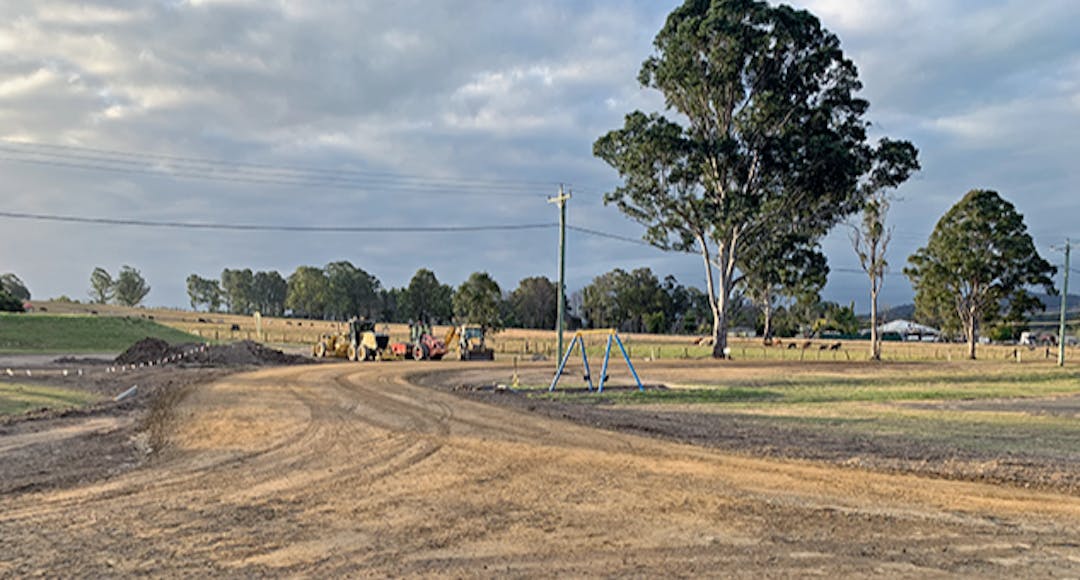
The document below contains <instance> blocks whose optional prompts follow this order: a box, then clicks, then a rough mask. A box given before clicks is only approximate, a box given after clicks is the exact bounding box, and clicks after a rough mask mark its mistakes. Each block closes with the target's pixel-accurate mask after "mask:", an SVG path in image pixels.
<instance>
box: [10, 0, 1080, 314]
mask: <svg viewBox="0 0 1080 580" xmlns="http://www.w3.org/2000/svg"><path fill="white" fill-rule="evenodd" d="M676 2H677V0H669V1H667V2H665V3H664V4H663V5H658V4H656V3H653V2H624V1H622V0H598V1H597V2H593V3H575V2H570V1H568V0H540V1H537V2H528V3H520V2H505V3H492V2H488V1H485V0H460V1H456V2H431V1H428V0H401V1H400V2H394V3H387V2H370V3H368V2H336V1H329V2H320V1H316V0H303V1H301V0H278V1H276V2H258V1H235V0H234V1H221V0H219V1H209V0H198V1H196V0H192V1H188V2H181V1H168V2H145V1H143V0H110V1H106V0H99V1H87V2H80V3H72V2H61V1H57V0H21V1H20V0H9V1H6V2H3V3H0V137H3V138H8V139H12V138H18V139H24V140H32V141H40V142H46V143H67V144H75V145H81V146H86V147H96V148H104V149H118V150H123V151H134V152H146V153H161V154H171V155H180V156H194V157H210V158H215V159H221V160H226V161H230V160H231V161H253V162H259V163H268V164H289V165H298V164H299V165H315V166H320V167H335V168H351V169H363V170H366V171H381V172H387V171H392V172H400V173H404V174H408V175H415V176H422V177H428V178H439V179H443V178H446V179H450V178H455V179H463V178H472V179H521V180H530V181H534V180H535V181H544V182H548V181H551V182H557V181H567V182H574V183H575V184H577V185H578V186H579V187H580V189H579V191H582V192H583V193H582V195H581V196H579V197H578V198H577V199H575V202H574V205H573V207H574V208H575V209H573V210H572V212H571V213H572V216H574V215H576V216H578V217H577V218H573V219H582V220H587V222H588V223H589V224H590V225H591V226H594V227H597V228H599V229H612V230H615V231H617V232H618V233H621V234H624V235H629V236H632V237H636V236H637V235H638V234H639V233H640V228H638V226H636V225H634V224H630V223H628V222H627V221H626V220H625V218H623V217H622V216H620V215H619V214H618V212H617V210H615V209H613V208H610V207H609V208H602V207H600V206H599V204H598V202H597V201H596V199H595V195H596V194H597V193H598V192H599V191H602V190H603V189H604V188H605V187H606V185H609V184H610V183H611V182H612V181H613V179H614V175H613V174H612V172H611V171H610V170H609V169H608V168H607V167H606V166H604V165H603V164H602V163H600V162H598V161H596V160H595V159H594V158H593V157H592V155H591V146H592V142H593V141H594V140H595V139H596V138H597V137H599V135H601V134H603V133H604V132H605V131H608V130H610V129H613V128H615V127H617V126H619V125H620V124H621V122H622V119H623V116H624V115H625V114H626V113H628V112H629V111H631V110H633V109H637V108H640V109H642V110H646V111H654V110H662V109H663V101H662V98H661V97H660V96H659V95H658V94H657V93H655V92H653V91H649V90H642V89H641V88H640V87H639V86H638V84H637V81H636V76H637V71H638V68H639V67H640V64H641V61H642V60H643V59H644V58H645V57H646V56H647V55H649V54H650V53H651V51H652V45H651V41H652V39H653V37H654V35H655V34H656V32H657V30H658V29H659V27H660V26H661V25H662V23H663V21H664V18H665V17H666V14H667V12H668V11H670V9H671V8H672V7H673V6H674V5H675V4H676ZM799 4H800V5H802V6H806V7H809V8H811V9H812V10H813V11H814V12H816V13H817V14H818V15H819V16H820V17H821V18H822V20H823V22H824V24H825V25H826V26H827V27H828V28H830V29H832V30H833V31H835V32H836V33H837V34H839V36H840V37H841V40H842V41H843V43H844V48H845V52H846V53H847V54H849V55H850V56H852V57H853V58H854V59H855V60H856V62H857V64H858V65H859V67H860V70H861V72H862V78H863V80H864V81H865V84H866V95H867V96H868V97H869V98H870V100H871V102H872V103H873V108H872V109H871V117H872V119H873V120H874V121H875V123H877V126H876V127H875V131H876V132H875V135H878V134H882V135H889V136H894V137H900V138H909V139H913V140H914V141H915V142H916V144H917V145H918V146H919V147H920V148H921V150H922V152H923V165H924V167H925V170H924V171H923V172H922V173H921V174H920V175H919V178H918V180H917V181H915V182H913V183H911V184H909V185H908V186H906V187H905V190H904V191H903V192H902V195H904V196H905V197H907V198H908V199H911V200H914V205H917V206H918V211H910V212H906V213H905V212H904V211H898V212H897V215H898V216H899V217H902V219H904V220H907V221H906V222H905V225H907V226H909V228H908V229H918V228H922V227H924V225H925V224H922V223H919V224H915V222H917V221H920V220H921V221H922V222H926V221H927V220H929V219H930V218H928V217H927V216H930V215H931V214H933V217H935V218H936V215H940V212H942V211H944V210H945V209H946V208H947V206H948V204H950V203H952V202H954V201H955V199H954V198H955V197H956V195H958V194H960V193H962V192H963V190H964V189H965V188H969V187H973V186H993V187H997V188H999V189H1001V190H1003V191H1012V192H1019V193H1020V194H1022V195H1023V199H1024V200H1025V201H1024V202H1023V203H1024V204H1025V206H1024V211H1025V212H1026V213H1027V215H1028V216H1029V219H1032V220H1035V219H1038V220H1040V221H1039V223H1040V224H1041V225H1042V226H1043V229H1049V230H1054V229H1056V228H1058V227H1059V225H1058V224H1064V223H1065V219H1063V218H1060V217H1058V216H1068V215H1072V214H1075V212H1076V211H1077V210H1080V207H1078V205H1077V204H1078V202H1075V201H1071V198H1070V199H1066V200H1064V201H1063V200H1062V197H1061V193H1060V192H1062V191H1068V189H1069V187H1070V186H1071V183H1072V182H1074V181H1075V180H1076V179H1080V175H1078V172H1080V169H1073V167H1074V165H1075V164H1074V163H1073V160H1074V159H1075V158H1076V157H1077V156H1078V155H1080V145H1078V144H1077V139H1078V137H1076V135H1080V122H1078V120H1077V119H1078V117H1080V42H1078V41H1077V39H1076V37H1075V34H1074V33H1073V30H1072V28H1073V23H1075V22H1076V21H1077V20H1078V18H1080V4H1077V3H1073V2H1070V1H1067V0H1047V1H1045V2H1040V3H1034V4H1032V3H1028V2H1020V1H1018V0H995V1H993V2H975V1H973V0H967V1H961V0H950V1H946V2H930V1H929V0H907V1H899V0H897V1H885V0H860V1H858V2H855V1H841V0H805V1H803V2H800V3H799ZM0 164H2V165H0V168H2V170H3V171H4V175H5V182H6V183H9V184H10V186H11V187H12V188H14V189H17V190H18V191H20V192H24V194H21V195H18V196H13V197H9V198H5V201H6V202H7V203H9V204H10V205H11V206H12V209H15V210H18V209H23V210H30V209H33V210H35V211H42V212H57V213H65V212H79V213H80V214H82V215H91V216H92V215H114V216H122V217H141V216H150V215H152V216H155V217H157V218H159V219H168V218H170V217H178V218H183V219H191V220H200V221H214V220H220V221H229V220H237V221H250V220H261V221H266V222H276V223H288V222H293V221H299V220H308V221H310V222H311V223H328V222H335V223H337V222H352V223H360V222H378V223H413V224H447V223H482V222H489V221H504V222H521V221H536V220H538V219H547V218H550V217H552V215H551V212H550V206H548V205H547V204H544V203H543V200H542V198H543V194H547V193H550V191H547V190H544V189H543V187H538V195H537V199H538V200H539V201H537V202H536V203H535V204H533V202H532V201H531V200H526V201H518V200H510V201H507V200H504V199H498V200H495V201H494V202H493V201H492V200H490V199H485V198H482V197H479V198H477V197H466V198H459V199H455V198H447V197H445V196H444V197H438V196H431V197H424V196H420V195H408V194H398V195H394V194H393V193H388V192H386V191H383V190H381V189H380V188H379V187H378V186H377V184H375V183H373V184H372V185H371V187H366V188H357V190H356V191H351V190H349V191H336V190H334V191H328V190H316V191H310V190H305V189H303V188H288V187H280V186H274V187H270V186H267V187H260V186H253V185H247V186H245V185H239V184H229V183H224V182H200V181H192V180H168V179H160V178H150V177H142V176H126V175H116V174H107V173H101V172H89V171H81V170H73V169H63V168H45V167H30V166H22V165H16V164H12V163H10V162H0ZM585 186H588V187H585ZM589 190H591V192H590V193H589V195H592V196H593V197H589V195H586V194H585V193H584V191H589ZM575 212H577V213H575ZM931 221H932V220H931ZM913 224H914V225H913ZM2 225H3V227H2V228H0V244H3V245H5V247H10V245H11V244H16V243H18V245H19V247H20V248H27V249H26V250H25V251H20V253H19V254H18V255H16V256H14V257H13V258H12V259H13V260H15V261H14V262H12V263H11V264H10V265H8V266H5V268H6V269H13V270H15V271H18V272H19V273H20V274H22V273H24V272H25V273H26V274H27V275H26V276H24V278H31V280H30V281H31V282H32V286H34V287H36V289H37V291H35V294H38V295H42V294H44V295H50V294H60V293H67V294H70V295H73V296H79V295H82V294H83V290H82V287H83V286H84V280H83V278H84V277H85V275H82V274H81V275H80V276H75V277H72V276H71V275H70V274H69V273H68V272H69V271H70V270H71V269H74V270H75V271H78V270H79V268H83V267H84V266H86V265H87V264H90V266H86V267H85V268H83V269H85V270H86V275H88V273H89V270H90V268H92V265H96V264H93V262H94V261H95V260H97V259H98V258H99V257H104V258H107V259H102V260H101V261H102V263H105V264H107V265H108V264H112V266H110V267H115V266H118V265H119V264H120V263H132V264H133V265H135V266H137V267H139V266H142V267H143V269H144V271H145V272H147V273H152V274H153V275H154V277H155V278H157V279H156V280H153V279H152V280H151V283H152V284H153V285H154V286H155V291H154V294H153V301H155V302H158V303H165V304H181V303H183V302H184V298H183V288H182V284H183V278H184V277H185V276H186V274H187V273H189V271H195V270H196V269H198V270H199V271H201V272H203V273H204V274H208V275H210V274H215V273H216V272H219V271H220V269H221V268H222V267H225V266H230V267H235V266H242V265H247V263H251V264H252V265H253V266H254V265H259V266H260V267H277V268H280V269H282V270H288V269H290V268H292V267H295V266H296V265H298V264H301V263H314V264H322V263H326V262H328V261H330V260H333V259H341V258H343V257H345V258H350V259H355V260H357V261H361V260H364V261H367V262H366V263H364V264H363V266H364V267H365V268H367V269H369V270H370V271H372V272H374V273H376V274H377V275H379V276H380V277H381V278H383V279H384V282H387V283H389V284H399V283H402V282H403V281H407V278H408V276H409V275H410V274H411V273H412V271H414V270H415V269H416V268H417V267H418V266H419V265H420V263H419V261H420V260H421V258H416V259H415V260H413V259H411V258H410V259H408V260H405V259H401V258H400V256H402V255H409V256H412V255H416V256H426V257H425V258H424V259H425V260H427V261H428V263H429V265H434V266H435V267H436V270H437V272H438V273H439V275H440V277H441V278H444V279H448V280H453V279H457V280H460V279H463V278H464V277H465V276H466V275H467V274H468V272H469V271H472V270H475V269H484V268H490V269H491V270H492V274H494V275H495V276H496V278H498V279H499V281H500V283H501V284H503V285H504V286H508V285H509V286H512V285H513V283H514V281H515V280H516V279H517V277H520V276H522V275H525V274H529V273H534V272H535V271H536V264H550V265H552V266H553V264H554V261H553V255H552V253H551V248H548V245H550V244H548V242H549V241H551V240H549V239H548V238H550V236H549V235H548V234H549V233H550V232H538V233H536V235H531V234H530V235H528V236H525V235H523V236H521V237H520V240H521V241H518V238H515V239H513V240H510V241H509V242H507V241H505V240H494V241H493V242H492V243H493V244H502V245H501V249H499V250H498V251H497V252H494V253H493V254H492V255H491V256H489V258H490V259H491V260H493V261H492V263H491V265H489V264H485V263H484V262H483V260H481V259H478V260H477V261H475V262H467V263H466V262H463V261H462V260H461V259H460V255H459V254H460V253H459V252H456V251H455V250H454V248H455V247H456V246H457V243H456V241H455V240H454V239H439V240H438V243H434V244H433V243H430V242H428V241H425V240H423V239H408V240H400V239H393V240H389V239H388V240H386V245H385V247H394V248H398V247H401V248H402V250H401V251H400V252H394V253H392V254H391V255H387V254H386V252H385V251H383V252H382V253H379V252H373V251H365V250H364V249H363V248H359V247H357V248H350V250H349V251H348V252H343V251H342V250H341V248H342V247H343V246H342V244H341V243H340V240H335V241H329V240H327V239H326V238H320V237H318V236H295V237H289V238H285V237H283V236H265V237H262V236H259V237H254V236H253V237H245V236H240V235H235V236H231V237H229V236H222V237H213V238H204V239H192V238H190V237H187V236H186V235H185V234H184V233H183V232H171V231H157V230H138V229H118V230H114V231H102V230H101V229H96V228H93V227H81V228H75V229H64V228H62V227H60V226H56V227H53V226H49V227H41V226H40V225H35V224H27V223H20V222H4V223H3V224H2ZM1060 227H1062V228H1063V227H1065V225H1061V226H1060ZM920 231H921V230H920ZM574 239H575V240H576V241H575V243H579V244H581V246H582V247H585V245H586V244H588V248H589V252H588V253H587V254H584V255H582V256H581V257H580V258H579V259H578V261H577V262H576V263H575V264H574V265H572V267H571V270H572V271H573V272H575V273H576V274H575V276H577V278H575V280H573V281H572V282H573V284H572V286H573V285H576V284H579V283H583V282H587V280H588V278H591V277H592V276H595V275H596V274H599V273H602V271H604V270H607V269H609V268H610V267H611V266H612V265H615V264H636V265H654V267H655V268H656V269H658V273H661V274H665V273H667V270H665V271H660V269H661V268H663V269H667V268H673V269H675V271H674V273H676V274H677V275H678V276H679V278H680V280H681V281H683V282H684V283H695V282H696V281H697V280H698V278H699V276H700V273H699V272H698V268H699V266H698V264H697V263H696V261H694V260H692V259H691V260H689V261H686V265H685V266H682V265H680V264H683V261H682V260H681V258H680V257H677V256H676V257H671V256H666V255H664V254H661V253H659V252H655V251H653V250H649V249H647V248H641V247H638V246H629V245H620V244H619V243H618V242H611V241H607V240H596V239H590V238H581V239H578V238H574ZM57 240H64V241H65V243H64V244H63V247H59V244H58V242H57ZM170 248H172V249H170ZM173 249H174V250H173ZM181 249H182V251H181ZM402 252H405V253H404V254H403V253H402ZM425 252H426V253H425ZM57 253H62V254H64V256H65V259H66V260H67V262H65V263H64V264H57V263H55V262H54V261H53V258H52V256H55V255H56V254H57ZM394 256H397V258H396V259H395V258H394ZM845 260H846V257H844V256H837V257H836V258H835V260H834V261H835V263H838V264H842V263H844V262H845ZM901 262H902V257H898V258H897V259H896V260H894V263H901ZM61 266H63V267H61ZM177 270H182V271H177ZM542 273H548V274H550V273H552V272H551V271H550V269H549V270H546V271H545V270H542ZM170 288H171V289H170ZM32 289H34V288H32Z"/></svg>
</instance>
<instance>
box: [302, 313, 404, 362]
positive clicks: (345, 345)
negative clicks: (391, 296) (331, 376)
mask: <svg viewBox="0 0 1080 580" xmlns="http://www.w3.org/2000/svg"><path fill="white" fill-rule="evenodd" d="M389 344H390V336H389V335H388V334H386V333H385V332H378V331H376V330H375V323H374V322H371V321H369V320H361V319H355V318H354V319H352V320H350V321H349V329H348V331H347V332H346V333H344V334H324V335H322V336H321V337H320V338H319V342H317V343H315V346H314V347H312V349H311V353H312V354H313V355H315V358H325V357H334V358H347V359H349V360H355V361H366V360H376V359H381V358H383V356H382V355H383V354H384V353H385V352H386V347H387V346H388V345H389Z"/></svg>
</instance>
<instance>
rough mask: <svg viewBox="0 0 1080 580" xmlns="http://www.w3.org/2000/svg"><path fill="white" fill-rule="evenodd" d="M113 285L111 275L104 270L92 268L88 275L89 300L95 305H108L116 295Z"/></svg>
mask: <svg viewBox="0 0 1080 580" xmlns="http://www.w3.org/2000/svg"><path fill="white" fill-rule="evenodd" d="M115 284H116V282H115V281H114V280H113V277H112V275H111V274H109V272H108V271H107V270H106V269H105V268H102V267H100V266H99V267H97V268H94V271H93V272H91V273H90V299H91V300H93V301H94V302H96V303H97V304H106V303H108V302H109V301H110V300H112V299H113V296H114V295H115V293H116V292H115Z"/></svg>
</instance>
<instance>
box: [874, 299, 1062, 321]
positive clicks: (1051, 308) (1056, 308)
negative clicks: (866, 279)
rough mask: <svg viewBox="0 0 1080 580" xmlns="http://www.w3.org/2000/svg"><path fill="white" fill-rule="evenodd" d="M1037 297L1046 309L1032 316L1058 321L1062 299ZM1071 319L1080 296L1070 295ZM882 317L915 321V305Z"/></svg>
mask: <svg viewBox="0 0 1080 580" xmlns="http://www.w3.org/2000/svg"><path fill="white" fill-rule="evenodd" d="M1035 297H1036V298H1038V299H1039V300H1041V301H1042V303H1043V305H1044V306H1045V308H1043V311H1042V312H1036V313H1035V314H1034V315H1032V318H1033V319H1034V320H1057V317H1058V315H1059V314H1060V313H1061V297H1060V296H1050V295H1047V294H1044V293H1041V292H1036V293H1035ZM1068 306H1069V313H1070V314H1069V318H1070V319H1071V318H1075V317H1076V314H1077V313H1080V295H1077V294H1069V302H1068ZM881 317H882V319H883V320H885V321H889V320H915V305H914V304H901V305H900V306H893V307H892V308H889V309H887V310H885V311H884V312H882V314H881ZM859 318H861V319H864V320H869V319H870V313H869V312H867V313H864V314H860V315H859Z"/></svg>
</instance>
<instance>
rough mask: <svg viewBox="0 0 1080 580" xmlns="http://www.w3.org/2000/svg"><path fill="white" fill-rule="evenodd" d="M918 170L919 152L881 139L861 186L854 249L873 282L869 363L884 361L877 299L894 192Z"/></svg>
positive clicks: (905, 145) (886, 265) (852, 243)
mask: <svg viewBox="0 0 1080 580" xmlns="http://www.w3.org/2000/svg"><path fill="white" fill-rule="evenodd" d="M918 170H919V151H918V150H917V149H915V146H914V145H912V144H911V143H908V142H906V141H891V140H889V139H882V140H881V142H880V143H879V144H878V147H877V149H875V150H874V165H873V168H872V169H871V170H870V172H869V173H868V175H867V178H866V180H865V181H864V182H863V184H862V185H861V187H862V189H863V194H864V195H865V196H866V202H865V204H864V205H863V211H862V221H861V222H860V223H859V224H856V225H854V226H852V233H851V245H852V247H853V248H854V249H855V255H857V256H858V257H859V266H861V267H862V269H863V271H864V272H866V275H867V277H869V279H870V359H871V360H881V336H879V334H878V295H879V294H880V293H881V287H882V285H883V284H884V283H885V270H886V268H888V266H889V263H888V262H887V261H886V260H885V253H886V252H887V251H888V249H889V242H890V241H891V239H892V228H890V227H886V226H885V217H886V215H888V213H889V205H890V203H891V201H892V198H891V190H893V189H895V188H896V187H899V186H900V184H902V183H904V182H905V181H907V180H908V178H909V177H911V174H912V173H914V172H916V171H918Z"/></svg>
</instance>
